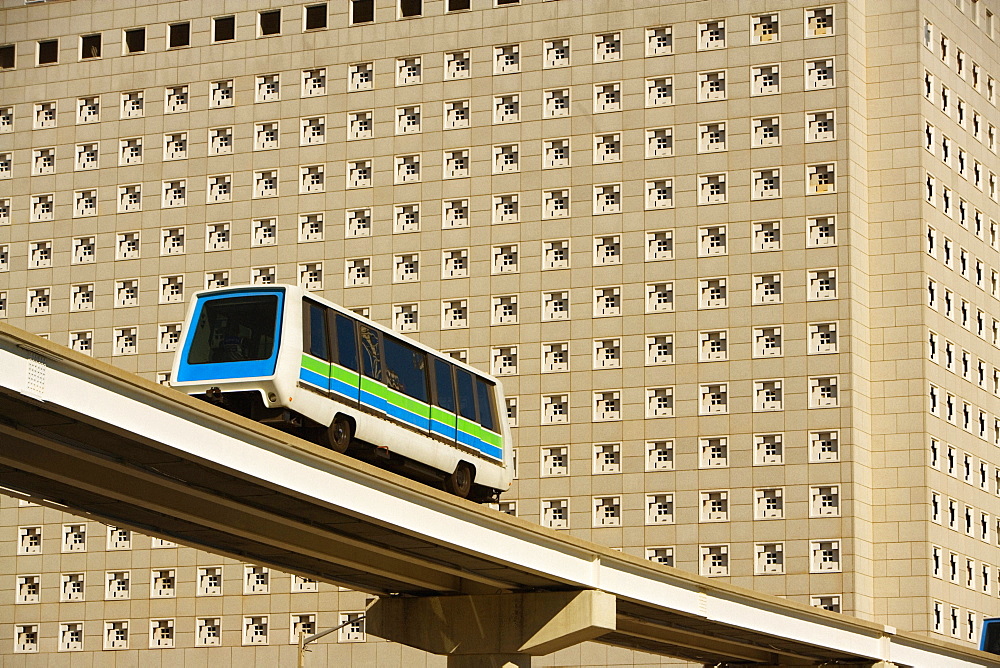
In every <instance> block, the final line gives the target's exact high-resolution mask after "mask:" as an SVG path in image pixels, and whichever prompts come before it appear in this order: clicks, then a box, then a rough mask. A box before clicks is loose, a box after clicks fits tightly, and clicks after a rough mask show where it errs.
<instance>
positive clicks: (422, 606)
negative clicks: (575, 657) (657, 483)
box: [365, 589, 616, 668]
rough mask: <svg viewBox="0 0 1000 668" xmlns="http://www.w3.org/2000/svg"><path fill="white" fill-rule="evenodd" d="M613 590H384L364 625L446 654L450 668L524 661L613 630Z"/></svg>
mask: <svg viewBox="0 0 1000 668" xmlns="http://www.w3.org/2000/svg"><path fill="white" fill-rule="evenodd" d="M615 615H616V606H615V597H614V596H613V595H611V594H608V593H606V592H603V591H596V590H592V589H589V590H584V591H570V592H539V593H532V594H495V595H483V596H429V597H420V598H404V597H384V598H380V599H379V600H378V601H377V602H376V603H375V604H373V605H372V606H371V607H370V608H369V609H368V613H367V619H366V625H365V626H366V630H367V631H368V632H369V633H372V634H373V635H376V636H378V637H380V638H385V639H386V640H391V641H393V642H398V643H402V644H404V645H409V646H410V647H416V648H418V649H422V650H425V651H427V652H432V653H434V654H445V655H447V656H448V657H449V659H448V668H466V667H467V666H468V667H469V668H471V667H472V666H476V667H477V668H525V667H527V666H530V665H531V657H532V656H543V655H545V654H551V653H552V652H555V651H556V650H560V649H564V648H566V647H572V646H573V645H577V644H579V643H582V642H586V641H587V640H593V639H595V638H598V637H600V636H602V635H604V634H606V633H610V632H612V631H614V630H615V628H616V623H615Z"/></svg>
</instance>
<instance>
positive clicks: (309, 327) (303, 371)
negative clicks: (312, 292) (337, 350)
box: [299, 299, 330, 394]
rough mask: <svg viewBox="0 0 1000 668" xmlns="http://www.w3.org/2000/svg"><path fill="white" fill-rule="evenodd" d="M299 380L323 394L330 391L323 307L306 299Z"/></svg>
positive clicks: (303, 310) (328, 344) (328, 350)
mask: <svg viewBox="0 0 1000 668" xmlns="http://www.w3.org/2000/svg"><path fill="white" fill-rule="evenodd" d="M299 380H301V381H302V382H303V383H306V384H308V385H310V386H312V387H314V388H316V389H319V390H322V391H323V393H324V394H326V393H329V391H330V341H329V338H328V337H327V332H326V314H325V313H324V308H323V307H322V306H320V305H319V304H317V303H315V302H311V301H309V300H308V299H307V300H305V301H304V302H302V362H301V365H300V368H299Z"/></svg>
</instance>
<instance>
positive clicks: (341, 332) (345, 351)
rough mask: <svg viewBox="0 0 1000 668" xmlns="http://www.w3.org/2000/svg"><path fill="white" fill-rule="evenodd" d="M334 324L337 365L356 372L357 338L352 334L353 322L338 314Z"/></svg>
mask: <svg viewBox="0 0 1000 668" xmlns="http://www.w3.org/2000/svg"><path fill="white" fill-rule="evenodd" d="M336 322H337V324H336V330H337V363H338V364H339V365H340V366H342V367H346V368H348V369H350V370H351V371H357V370H358V338H357V336H356V335H355V332H354V321H353V320H351V319H350V318H348V317H347V316H345V315H341V314H339V313H338V314H337V320H336Z"/></svg>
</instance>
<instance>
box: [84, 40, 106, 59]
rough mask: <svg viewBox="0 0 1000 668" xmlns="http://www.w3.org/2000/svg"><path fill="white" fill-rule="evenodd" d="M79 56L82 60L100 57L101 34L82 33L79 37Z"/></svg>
mask: <svg viewBox="0 0 1000 668" xmlns="http://www.w3.org/2000/svg"><path fill="white" fill-rule="evenodd" d="M80 57H81V58H83V59H84V60H86V59H88V58H100V57H101V36H100V34H97V35H84V36H83V37H81V38H80Z"/></svg>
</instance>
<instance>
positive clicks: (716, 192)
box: [698, 174, 729, 204]
mask: <svg viewBox="0 0 1000 668" xmlns="http://www.w3.org/2000/svg"><path fill="white" fill-rule="evenodd" d="M728 198H729V194H728V188H727V178H726V174H702V175H699V176H698V204H725V203H726V202H727V201H728Z"/></svg>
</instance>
